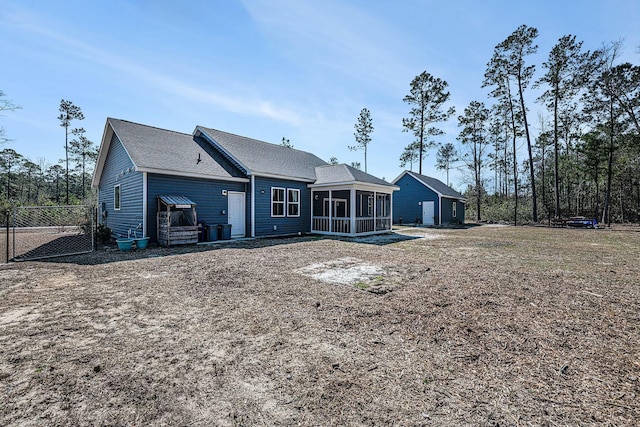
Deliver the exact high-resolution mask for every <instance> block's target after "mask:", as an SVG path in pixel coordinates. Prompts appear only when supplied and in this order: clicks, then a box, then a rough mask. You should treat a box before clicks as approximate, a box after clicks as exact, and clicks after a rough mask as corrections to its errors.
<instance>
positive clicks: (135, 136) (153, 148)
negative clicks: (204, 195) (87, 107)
mask: <svg viewBox="0 0 640 427" xmlns="http://www.w3.org/2000/svg"><path fill="white" fill-rule="evenodd" d="M107 121H108V122H109V124H110V125H111V127H112V128H113V130H114V132H115V134H116V135H117V136H118V139H119V140H120V142H122V144H123V145H124V147H125V149H126V150H127V153H128V154H129V157H131V161H133V164H134V165H135V166H136V167H137V169H138V170H150V169H153V170H156V171H158V172H162V171H164V172H167V173H171V172H173V173H176V174H177V173H180V174H184V175H187V174H189V175H192V176H202V177H217V178H231V177H232V175H231V174H230V173H229V172H227V171H226V170H225V169H224V168H223V167H222V166H220V164H219V163H218V162H216V161H215V160H214V159H213V158H211V157H210V156H209V155H208V154H207V153H206V151H205V150H204V149H202V147H200V146H199V145H198V144H197V143H196V142H195V141H194V138H193V135H191V134H186V133H180V132H174V131H171V130H166V129H160V128H156V127H152V126H146V125H141V124H138V123H133V122H129V121H126V120H120V119H112V118H109V119H107ZM198 159H200V161H198Z"/></svg>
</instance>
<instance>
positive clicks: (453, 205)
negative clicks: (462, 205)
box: [451, 202, 458, 218]
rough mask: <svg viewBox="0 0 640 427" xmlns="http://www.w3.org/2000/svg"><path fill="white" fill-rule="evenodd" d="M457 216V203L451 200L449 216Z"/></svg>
mask: <svg viewBox="0 0 640 427" xmlns="http://www.w3.org/2000/svg"><path fill="white" fill-rule="evenodd" d="M457 217H458V203H457V202H451V218H457Z"/></svg>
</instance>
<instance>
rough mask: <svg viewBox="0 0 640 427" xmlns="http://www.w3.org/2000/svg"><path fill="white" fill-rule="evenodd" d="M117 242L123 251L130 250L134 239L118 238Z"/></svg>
mask: <svg viewBox="0 0 640 427" xmlns="http://www.w3.org/2000/svg"><path fill="white" fill-rule="evenodd" d="M116 243H117V244H118V249H120V250H121V251H122V252H127V251H130V250H131V247H132V246H133V239H118V240H116Z"/></svg>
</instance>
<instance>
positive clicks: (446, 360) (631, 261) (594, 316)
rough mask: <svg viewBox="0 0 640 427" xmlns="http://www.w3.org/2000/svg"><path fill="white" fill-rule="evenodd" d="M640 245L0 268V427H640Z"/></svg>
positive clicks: (268, 245) (372, 250)
mask: <svg viewBox="0 0 640 427" xmlns="http://www.w3.org/2000/svg"><path fill="white" fill-rule="evenodd" d="M639 259H640V232H638V231H637V230H634V229H627V230H624V231H616V230H596V231H594V230H566V229H547V228H533V227H517V228H514V227H486V226H483V227H473V228H469V229H462V230H432V229H408V228H407V229H403V230H402V231H401V232H400V233H399V234H395V235H392V236H387V237H376V238H370V239H355V240H346V239H345V240H341V239H325V238H318V237H301V238H290V239H269V240H256V241H245V242H232V243H228V244H225V245H215V246H209V247H200V246H198V247H195V246H190V247H182V248H176V249H162V248H155V249H149V250H146V251H139V252H137V253H136V252H132V253H127V254H124V253H121V252H118V251H116V250H101V251H99V252H97V253H94V254H88V255H82V256H75V257H67V258H60V259H56V260H49V261H41V262H23V263H14V264H9V265H4V266H0V425H24V426H42V425H74V426H75V425H194V426H210V425H221V426H237V425H247V426H251V425H275V426H277V425H407V426H414V425H492V426H498V425H501V426H502V425H523V426H525V425H618V426H621V425H638V423H640V406H639V405H638V401H639V400H640V399H639V396H640V380H639V377H640V358H639V357H638V355H639V354H640V263H639V262H638V260H639Z"/></svg>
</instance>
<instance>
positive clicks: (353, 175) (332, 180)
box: [314, 164, 393, 187]
mask: <svg viewBox="0 0 640 427" xmlns="http://www.w3.org/2000/svg"><path fill="white" fill-rule="evenodd" d="M315 171H316V178H317V179H316V182H315V183H314V184H315V185H323V184H325V185H328V184H338V183H350V182H356V181H357V182H360V183H366V184H374V185H382V186H385V187H393V185H392V184H389V183H388V182H386V181H383V180H381V179H380V178H376V177H375V176H373V175H369V174H368V173H365V172H363V171H361V170H359V169H356V168H354V167H351V166H349V165H345V164H339V165H325V166H319V167H316V168H315Z"/></svg>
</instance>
